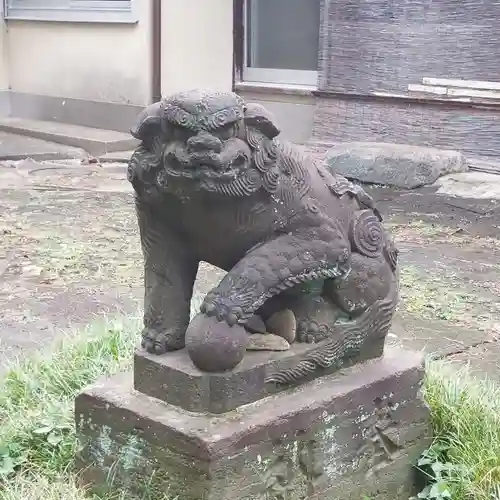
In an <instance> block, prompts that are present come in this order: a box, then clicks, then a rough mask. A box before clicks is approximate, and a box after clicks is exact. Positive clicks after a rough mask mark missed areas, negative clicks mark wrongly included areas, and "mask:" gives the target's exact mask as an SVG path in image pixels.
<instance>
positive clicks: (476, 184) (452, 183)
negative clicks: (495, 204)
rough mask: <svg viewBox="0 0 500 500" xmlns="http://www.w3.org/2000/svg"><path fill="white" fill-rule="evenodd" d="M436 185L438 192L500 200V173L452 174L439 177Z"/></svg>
mask: <svg viewBox="0 0 500 500" xmlns="http://www.w3.org/2000/svg"><path fill="white" fill-rule="evenodd" d="M436 186H438V190H437V194H446V195H448V196H458V197H461V198H473V199H478V200H500V175H499V174H498V173H497V174H494V173H486V172H463V173H459V174H450V175H446V176H444V177H442V178H441V179H439V180H438V181H437V182H436Z"/></svg>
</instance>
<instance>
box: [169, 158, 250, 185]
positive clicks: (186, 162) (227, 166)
mask: <svg viewBox="0 0 500 500" xmlns="http://www.w3.org/2000/svg"><path fill="white" fill-rule="evenodd" d="M246 164H247V157H246V156H245V155H244V154H238V155H236V156H235V157H234V158H233V159H232V161H224V160H222V159H221V158H220V157H219V155H217V156H216V155H215V154H211V153H191V154H182V155H178V154H177V152H170V153H168V154H167V155H166V157H165V167H166V170H167V172H168V174H169V175H171V176H173V177H184V178H189V179H221V180H222V179H234V177H235V176H236V175H237V173H238V171H239V170H240V169H241V168H244V167H245V166H246Z"/></svg>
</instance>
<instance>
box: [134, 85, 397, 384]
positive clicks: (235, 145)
mask: <svg viewBox="0 0 500 500" xmlns="http://www.w3.org/2000/svg"><path fill="white" fill-rule="evenodd" d="M279 133H280V130H279V129H278V127H277V124H276V122H275V120H274V118H273V116H272V115H271V114H270V113H269V112H268V111H267V110H266V109H265V108H263V107H262V106H260V105H257V104H251V103H246V102H245V101H244V100H243V99H242V98H241V97H239V96H238V95H236V94H234V93H231V92H212V91H206V90H192V91H188V92H181V93H178V94H175V95H173V96H171V97H168V98H165V99H163V100H162V101H161V102H160V103H156V104H153V105H151V106H149V107H148V108H146V109H145V110H144V111H143V113H142V114H141V115H140V116H139V119H138V124H137V126H136V127H135V128H134V129H133V130H132V134H133V135H134V137H136V138H137V139H139V140H140V141H141V144H140V146H139V147H138V148H137V149H136V150H135V152H134V153H133V155H132V158H131V160H130V164H129V169H128V178H129V180H130V182H131V183H132V185H133V187H134V190H135V203H136V208H137V217H138V222H139V227H140V235H141V241H142V249H143V253H144V268H145V304H144V305H145V312H144V331H143V333H142V345H143V347H144V348H145V349H146V350H147V351H149V352H151V353H157V354H163V353H166V352H167V351H172V350H178V349H182V348H184V347H185V346H187V349H188V352H189V354H190V356H191V359H192V361H193V362H194V364H195V365H196V366H197V367H198V368H200V369H201V370H205V371H214V372H216V371H225V370H230V369H232V368H234V367H235V366H236V365H238V363H239V362H240V361H241V360H242V359H243V356H244V355H245V351H246V342H247V339H248V338H249V337H250V335H251V333H250V331H249V328H248V327H247V326H248V325H249V324H250V323H251V322H252V321H254V320H255V318H256V317H258V318H259V319H261V320H263V322H264V323H265V321H266V319H268V318H269V317H271V316H272V315H273V314H275V313H277V312H279V311H282V310H284V309H288V310H291V311H293V313H294V315H295V317H296V324H297V336H296V339H297V341H298V342H303V343H314V344H317V348H315V349H312V350H308V351H307V354H305V355H304V358H303V360H302V361H300V362H299V363H298V364H297V365H296V366H295V367H293V368H292V369H288V370H285V371H283V372H281V373H277V374H276V375H275V376H274V377H271V379H270V380H269V382H273V383H285V382H289V381H291V380H295V379H298V378H301V377H304V376H306V375H307V374H308V373H310V372H312V371H314V370H318V369H323V368H327V367H330V366H331V365H333V364H341V363H342V361H346V360H348V359H349V358H356V357H364V359H366V358H369V357H374V355H380V354H381V349H383V343H384V339H385V336H386V334H387V331H388V329H389V326H390V322H391V319H392V316H393V314H394V311H395V308H396V305H397V301H398V273H397V250H396V248H395V247H394V245H393V243H392V242H391V240H390V238H389V236H388V235H387V234H386V232H385V230H384V228H383V226H382V223H381V221H382V219H381V216H380V213H379V212H378V210H377V208H376V207H375V206H374V203H373V200H372V198H371V197H370V196H369V195H368V194H367V193H366V192H365V191H364V190H363V189H362V188H361V187H360V186H357V185H354V184H352V183H350V182H349V181H347V180H346V179H345V178H344V177H341V176H339V175H335V173H333V172H331V171H329V170H328V168H327V167H325V166H323V165H320V164H316V163H315V162H314V161H313V160H312V159H311V158H309V157H308V156H307V155H306V154H305V153H304V152H303V151H302V150H301V149H300V148H298V147H296V146H294V145H292V144H290V143H288V142H286V141H284V140H281V139H280V138H279ZM201 261H205V262H208V263H210V264H213V265H215V266H218V267H220V268H222V269H224V270H226V271H227V274H226V275H225V277H224V278H223V279H222V280H221V282H220V283H219V284H218V285H217V286H216V287H215V288H214V289H213V290H211V291H210V292H209V293H208V294H207V296H206V297H205V299H204V302H203V304H202V306H201V312H200V313H199V314H198V316H196V317H195V318H194V319H193V320H192V322H191V323H190V301H191V297H192V292H193V285H194V282H195V278H196V274H197V270H198V265H199V263H200V262H201ZM381 346H382V347H381ZM371 352H373V353H376V354H370V353H371Z"/></svg>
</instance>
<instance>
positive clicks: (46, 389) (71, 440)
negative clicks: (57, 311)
mask: <svg viewBox="0 0 500 500" xmlns="http://www.w3.org/2000/svg"><path fill="white" fill-rule="evenodd" d="M139 331H140V321H139V319H138V318H131V319H127V320H104V321H101V322H98V323H96V324H94V325H92V326H91V327H89V328H88V329H86V330H84V331H82V332H79V334H78V335H77V336H72V337H66V338H65V339H63V340H62V341H61V342H60V343H59V344H58V345H57V346H56V349H55V350H54V351H53V352H52V353H51V354H50V355H45V356H43V355H38V356H36V357H32V358H31V359H29V360H27V361H18V362H15V363H13V365H12V366H11V367H10V369H9V371H8V372H7V373H6V374H5V376H4V377H3V381H2V383H1V389H0V478H1V479H0V481H1V483H0V499H1V500H30V499H35V498H37V499H38V498H44V499H47V500H52V499H54V500H55V499H58V500H73V499H75V500H76V499H83V498H85V492H84V491H83V490H81V489H79V488H78V487H77V484H76V478H75V477H74V475H73V472H72V468H73V459H74V456H75V453H76V451H77V447H78V443H77V439H76V433H75V427H74V421H73V404H74V398H75V395H76V394H78V392H79V391H80V390H81V389H83V388H84V387H85V386H87V385H89V384H91V383H93V382H94V381H96V380H97V379H98V378H99V377H101V376H105V375H108V374H111V373H116V372H118V371H121V370H124V369H126V368H129V367H130V365H131V361H132V356H131V353H132V352H133V349H134V347H135V346H136V344H137V340H138V332H139ZM94 498H97V497H94ZM117 498H120V497H119V496H113V497H106V500H111V499H113V500H115V499H117Z"/></svg>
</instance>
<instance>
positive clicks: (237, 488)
mask: <svg viewBox="0 0 500 500" xmlns="http://www.w3.org/2000/svg"><path fill="white" fill-rule="evenodd" d="M296 348H297V349H303V348H304V347H303V346H300V345H297V347H296ZM297 352H298V351H297ZM253 354H255V355H253ZM295 354H297V353H295ZM295 354H294V352H293V348H292V352H289V353H288V354H283V353H280V354H276V353H248V354H247V356H246V357H245V362H244V365H243V366H241V367H239V368H238V370H237V371H236V372H231V373H228V374H206V373H202V372H199V371H197V370H196V369H195V368H193V365H192V364H191V362H190V360H189V358H188V357H187V354H185V353H184V352H182V351H181V352H177V353H172V354H167V355H165V356H161V357H154V356H148V355H146V354H144V353H141V352H138V353H137V355H136V359H135V380H133V378H134V377H133V376H132V374H122V375H119V376H116V377H113V378H111V379H108V380H106V381H104V382H103V383H101V384H97V385H95V386H94V387H92V388H89V389H88V390H86V391H85V392H83V393H82V394H81V395H80V396H79V397H78V398H77V400H76V419H77V428H78V431H79V434H80V437H81V439H82V444H83V450H82V452H81V455H80V458H79V460H80V464H79V465H80V467H81V469H82V477H83V480H84V481H85V482H87V483H91V484H92V485H93V486H94V488H95V489H98V490H99V489H103V488H105V487H106V485H107V484H110V483H113V484H114V486H115V487H119V488H129V489H130V490H132V491H135V490H141V489H142V488H144V487H148V488H149V489H150V490H151V489H153V490H156V491H157V493H158V494H159V493H164V492H169V493H170V494H171V495H172V498H175V496H176V495H178V496H179V499H180V500H212V499H216V500H243V499H245V500H259V499H262V500H268V499H269V500H273V499H276V500H285V499H286V500H299V499H301V500H302V499H318V500H319V499H325V500H326V499H329V500H330V499H339V500H347V499H353V500H354V499H355V500H360V499H361V498H365V497H367V498H370V499H372V500H373V499H380V500H382V499H384V500H389V499H398V500H400V499H404V498H408V497H409V496H410V495H411V494H412V493H413V491H412V490H413V486H414V482H415V472H416V471H415V469H414V467H413V464H415V463H416V461H417V458H418V456H419V454H420V453H421V452H422V451H423V449H424V448H425V447H426V446H428V444H429V441H428V438H429V437H430V428H429V420H428V410H427V408H426V406H425V405H424V404H423V402H422V401H421V399H420V398H419V394H418V393H419V389H420V385H421V382H422V377H423V367H422V358H421V356H420V355H417V354H415V353H412V352H407V351H402V350H399V349H387V350H386V353H385V355H384V356H383V357H381V358H378V359H374V360H370V361H366V362H364V363H360V364H356V365H354V366H351V367H348V368H345V369H342V370H341V371H338V372H336V373H332V374H327V375H324V376H321V377H318V378H316V379H314V380H309V381H308V382H305V383H303V384H301V385H299V386H297V387H293V388H280V387H274V388H273V389H270V390H267V389H266V386H267V385H269V384H268V383H266V377H268V372H269V366H271V367H272V366H276V363H278V364H280V363H285V365H287V363H289V361H287V359H289V358H290V357H293V356H295ZM283 359H285V361H283ZM134 387H135V388H134ZM154 498H155V497H154Z"/></svg>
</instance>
